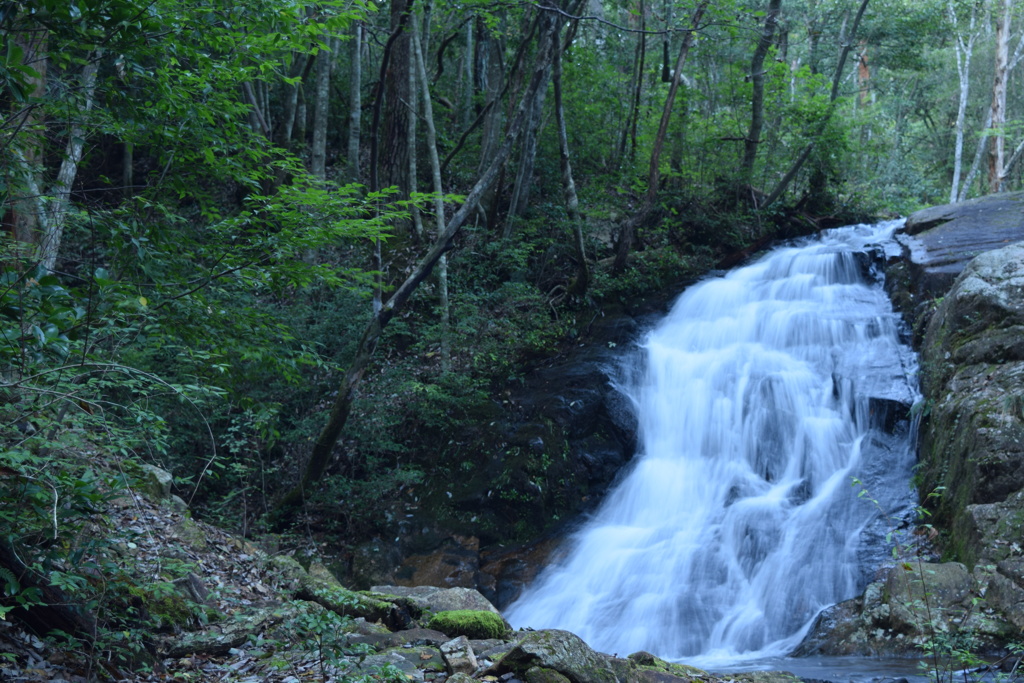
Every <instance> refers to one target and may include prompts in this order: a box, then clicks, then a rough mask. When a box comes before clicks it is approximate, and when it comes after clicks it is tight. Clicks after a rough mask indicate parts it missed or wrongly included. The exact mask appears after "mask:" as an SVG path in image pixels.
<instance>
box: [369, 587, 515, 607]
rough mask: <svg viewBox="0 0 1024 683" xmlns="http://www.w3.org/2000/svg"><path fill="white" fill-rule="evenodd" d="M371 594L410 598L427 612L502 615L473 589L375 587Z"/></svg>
mask: <svg viewBox="0 0 1024 683" xmlns="http://www.w3.org/2000/svg"><path fill="white" fill-rule="evenodd" d="M370 594H371V595H372V594H380V597H384V596H389V595H393V596H398V597H402V598H408V599H409V601H410V602H412V603H413V604H415V605H416V606H418V607H419V608H420V609H422V610H423V611H427V612H433V613H437V612H444V611H448V610H483V611H485V612H493V613H494V614H500V612H498V610H497V609H496V608H495V607H494V605H492V604H491V603H490V601H489V600H488V599H487V598H485V597H484V596H483V595H481V594H480V592H479V591H477V590H475V589H473V588H462V587H458V588H438V587H436V586H373V587H372V588H371V589H370Z"/></svg>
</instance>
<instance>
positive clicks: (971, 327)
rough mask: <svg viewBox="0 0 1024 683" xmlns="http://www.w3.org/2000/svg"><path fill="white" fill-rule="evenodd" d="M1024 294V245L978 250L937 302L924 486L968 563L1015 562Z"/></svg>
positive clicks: (927, 382)
mask: <svg viewBox="0 0 1024 683" xmlns="http://www.w3.org/2000/svg"><path fill="white" fill-rule="evenodd" d="M1022 295H1024V244H1014V245H1011V246H1008V247H1004V248H1002V249H998V250H995V251H990V252H987V253H985V254H982V255H981V256H978V257H977V258H976V259H974V260H973V261H972V262H971V263H970V264H969V265H968V266H967V268H966V269H965V270H964V271H963V273H962V274H961V275H960V276H959V277H958V278H957V280H956V282H955V284H954V286H953V288H952V289H951V290H950V291H949V293H948V294H947V295H946V296H945V297H944V298H943V299H942V300H941V301H940V303H939V304H938V306H937V307H936V309H935V312H934V314H933V315H932V317H931V320H930V322H929V324H928V327H927V331H926V332H925V337H924V342H923V347H922V349H921V367H922V389H923V391H924V394H925V408H924V411H923V413H924V423H923V429H922V441H921V453H920V458H921V465H922V468H921V472H920V483H921V492H922V494H923V495H924V496H926V497H927V496H932V497H931V498H927V499H926V500H927V502H928V504H929V505H930V506H932V507H934V508H935V511H936V521H937V522H938V523H939V524H940V525H941V526H943V527H945V528H948V529H950V539H949V540H950V550H951V551H952V555H953V556H954V557H955V558H957V559H959V560H960V561H962V562H965V563H966V564H967V565H969V566H974V564H975V563H977V562H978V561H990V560H1003V559H1006V558H1007V557H1008V549H1010V548H1012V546H1011V545H1010V543H1011V542H1013V541H1016V540H1017V539H1019V538H1020V535H1019V534H1020V522H1021V520H1022V519H1024V499H1022V498H1021V496H1017V495H1014V494H1016V493H1017V492H1019V491H1021V490H1022V489H1024V390H1022V387H1024V296H1022ZM932 494H934V495H932ZM992 505H997V506H998V507H997V508H993V507H986V506H992ZM1016 552H1018V553H1019V546H1018V550H1017V551H1016Z"/></svg>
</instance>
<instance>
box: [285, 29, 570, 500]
mask: <svg viewBox="0 0 1024 683" xmlns="http://www.w3.org/2000/svg"><path fill="white" fill-rule="evenodd" d="M549 33H550V31H549ZM553 43H554V41H553V39H552V37H551V36H550V35H548V37H547V38H546V39H545V40H542V41H541V45H540V46H539V48H538V50H537V58H536V61H535V64H534V69H533V75H532V77H531V79H530V84H529V86H528V87H527V88H526V90H525V92H524V93H523V97H522V99H521V101H520V102H519V106H518V108H517V109H516V112H515V115H514V116H513V117H512V120H511V121H510V123H509V128H508V131H507V132H506V133H505V140H504V142H503V143H502V145H501V146H500V147H499V148H498V149H497V150H496V151H495V155H494V158H493V159H492V160H491V163H490V165H489V166H488V167H487V169H486V170H485V171H484V172H483V173H482V174H481V175H480V177H479V178H478V179H477V181H476V183H475V184H474V185H473V187H472V189H471V190H470V191H469V194H468V195H467V196H466V199H465V201H464V202H463V203H462V206H461V207H459V210H458V211H456V212H455V214H454V215H453V216H452V219H451V221H449V222H448V224H447V225H446V226H445V228H444V231H443V232H441V233H440V234H439V235H438V237H437V240H436V241H435V242H434V244H433V246H432V247H431V248H430V250H429V251H428V252H427V253H426V255H424V256H423V258H422V259H421V260H420V262H419V263H418V264H417V265H416V268H415V269H414V270H413V272H412V273H411V274H410V275H409V277H408V278H406V280H405V281H404V282H403V283H402V284H401V285H400V286H399V287H398V289H397V290H395V293H394V294H393V295H392V296H391V298H389V299H388V300H387V302H386V303H385V304H384V305H383V306H382V308H381V310H380V311H378V312H377V313H376V314H374V315H373V317H372V318H371V319H370V322H369V323H368V324H367V326H366V328H365V329H364V331H363V334H362V337H361V338H360V340H359V343H358V345H357V346H356V353H355V357H354V358H353V359H352V361H351V363H350V365H349V367H348V370H347V371H346V372H345V375H344V377H343V378H342V380H341V385H340V386H339V387H338V393H337V397H336V398H335V401H334V404H333V405H332V406H331V412H330V415H329V416H328V418H327V423H326V424H325V425H324V428H323V429H322V430H321V431H320V435H319V436H318V437H317V440H316V443H314V445H313V450H312V453H311V454H310V458H309V461H308V463H307V465H306V468H305V470H304V472H303V475H302V479H301V481H300V482H299V484H298V485H297V486H296V487H295V488H293V489H292V490H291V491H290V492H289V493H288V494H287V495H285V496H284V498H283V499H282V500H281V502H280V503H279V504H278V508H277V509H278V510H283V509H285V508H288V507H291V506H294V505H297V504H298V503H300V502H301V501H302V500H303V498H304V496H305V492H306V491H309V490H310V489H311V488H312V486H313V485H314V484H316V483H317V482H318V481H319V480H320V478H321V477H322V476H323V474H324V472H325V471H326V470H327V467H328V465H330V463H331V459H332V456H333V451H334V446H335V444H336V443H337V441H338V438H339V437H340V436H341V433H342V430H343V429H344V428H345V423H346V422H347V421H348V417H349V414H350V413H351V411H352V402H353V401H354V400H355V397H356V390H357V389H358V387H359V384H360V382H361V381H362V378H363V375H364V374H365V372H366V369H367V367H368V366H369V364H370V360H371V359H372V357H373V353H374V351H375V349H376V348H377V342H378V341H379V340H380V336H381V333H382V332H383V331H384V328H385V327H387V324H388V323H389V322H390V321H391V319H392V318H393V317H394V316H395V314H396V313H398V312H399V311H400V310H401V309H402V307H403V306H404V305H405V303H406V302H407V301H408V300H409V297H410V296H412V293H413V292H414V291H415V290H416V288H417V287H419V285H420V283H422V282H423V281H424V280H425V279H426V278H427V277H429V275H430V273H431V271H432V270H433V269H434V266H436V265H437V262H438V261H439V260H440V259H441V256H442V255H443V254H444V253H445V252H447V251H448V250H449V249H450V248H451V242H452V239H453V238H454V237H455V235H456V234H457V233H458V231H459V230H460V229H461V228H462V226H463V225H464V224H465V223H466V220H467V219H468V218H469V217H470V216H471V215H472V213H473V211H474V210H475V208H476V204H477V202H478V201H480V197H481V195H482V194H483V193H484V191H486V190H487V188H488V187H490V185H491V183H493V182H494V180H495V178H497V176H498V173H499V172H500V170H501V168H502V166H503V165H504V164H505V161H506V160H507V159H508V156H509V152H510V151H511V149H512V146H513V145H514V144H515V142H516V140H517V139H518V138H519V135H520V133H521V132H522V129H523V123H524V121H525V119H526V114H527V109H529V107H530V106H531V104H532V101H533V98H534V97H535V96H536V92H537V90H539V89H540V88H541V87H544V86H546V84H547V74H548V71H549V69H550V66H551V60H552V50H553V49H554V44H553Z"/></svg>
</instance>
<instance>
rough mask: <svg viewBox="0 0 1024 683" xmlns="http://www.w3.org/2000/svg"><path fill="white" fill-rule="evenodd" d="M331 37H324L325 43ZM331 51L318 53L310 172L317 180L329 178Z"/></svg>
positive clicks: (321, 49)
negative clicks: (328, 119)
mask: <svg viewBox="0 0 1024 683" xmlns="http://www.w3.org/2000/svg"><path fill="white" fill-rule="evenodd" d="M329 41H330V36H324V42H325V43H327V42H329ZM331 57H332V55H331V52H330V50H327V49H326V48H320V51H319V52H317V53H316V91H315V92H316V94H315V95H314V105H313V145H312V148H311V150H310V152H311V155H310V157H311V158H310V168H309V171H310V173H312V174H313V175H315V176H316V177H317V178H320V179H321V180H324V179H325V178H326V177H327V114H328V112H329V111H330V97H331V61H332V59H331Z"/></svg>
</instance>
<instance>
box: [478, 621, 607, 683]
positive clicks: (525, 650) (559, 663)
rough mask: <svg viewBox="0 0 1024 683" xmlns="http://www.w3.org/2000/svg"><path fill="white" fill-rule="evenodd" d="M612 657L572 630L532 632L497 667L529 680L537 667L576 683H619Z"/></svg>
mask: <svg viewBox="0 0 1024 683" xmlns="http://www.w3.org/2000/svg"><path fill="white" fill-rule="evenodd" d="M610 660H611V658H610V657H608V656H607V655H602V654H600V653H598V652H595V651H594V650H593V649H591V647H590V646H589V645H587V644H586V643H585V642H583V639H582V638H580V637H579V636H577V635H576V634H574V633H570V632H569V631H562V630H558V629H548V630H544V631H530V632H528V633H526V634H525V635H524V636H523V637H522V638H520V639H519V640H518V641H517V642H516V644H515V646H514V647H513V648H512V649H511V650H509V651H508V654H506V655H505V656H504V657H502V659H501V661H500V662H498V664H497V665H496V666H495V667H494V668H495V673H497V674H499V675H500V674H503V673H506V672H514V673H516V674H517V675H519V676H520V677H525V675H526V672H527V671H530V670H531V669H533V668H534V667H539V668H541V669H551V670H553V671H556V672H558V673H559V674H561V675H562V676H565V677H566V678H568V679H569V680H570V681H571V682H572V683H619V681H620V680H623V679H622V678H620V676H618V675H616V672H615V670H614V669H613V668H612V665H611V662H610Z"/></svg>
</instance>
